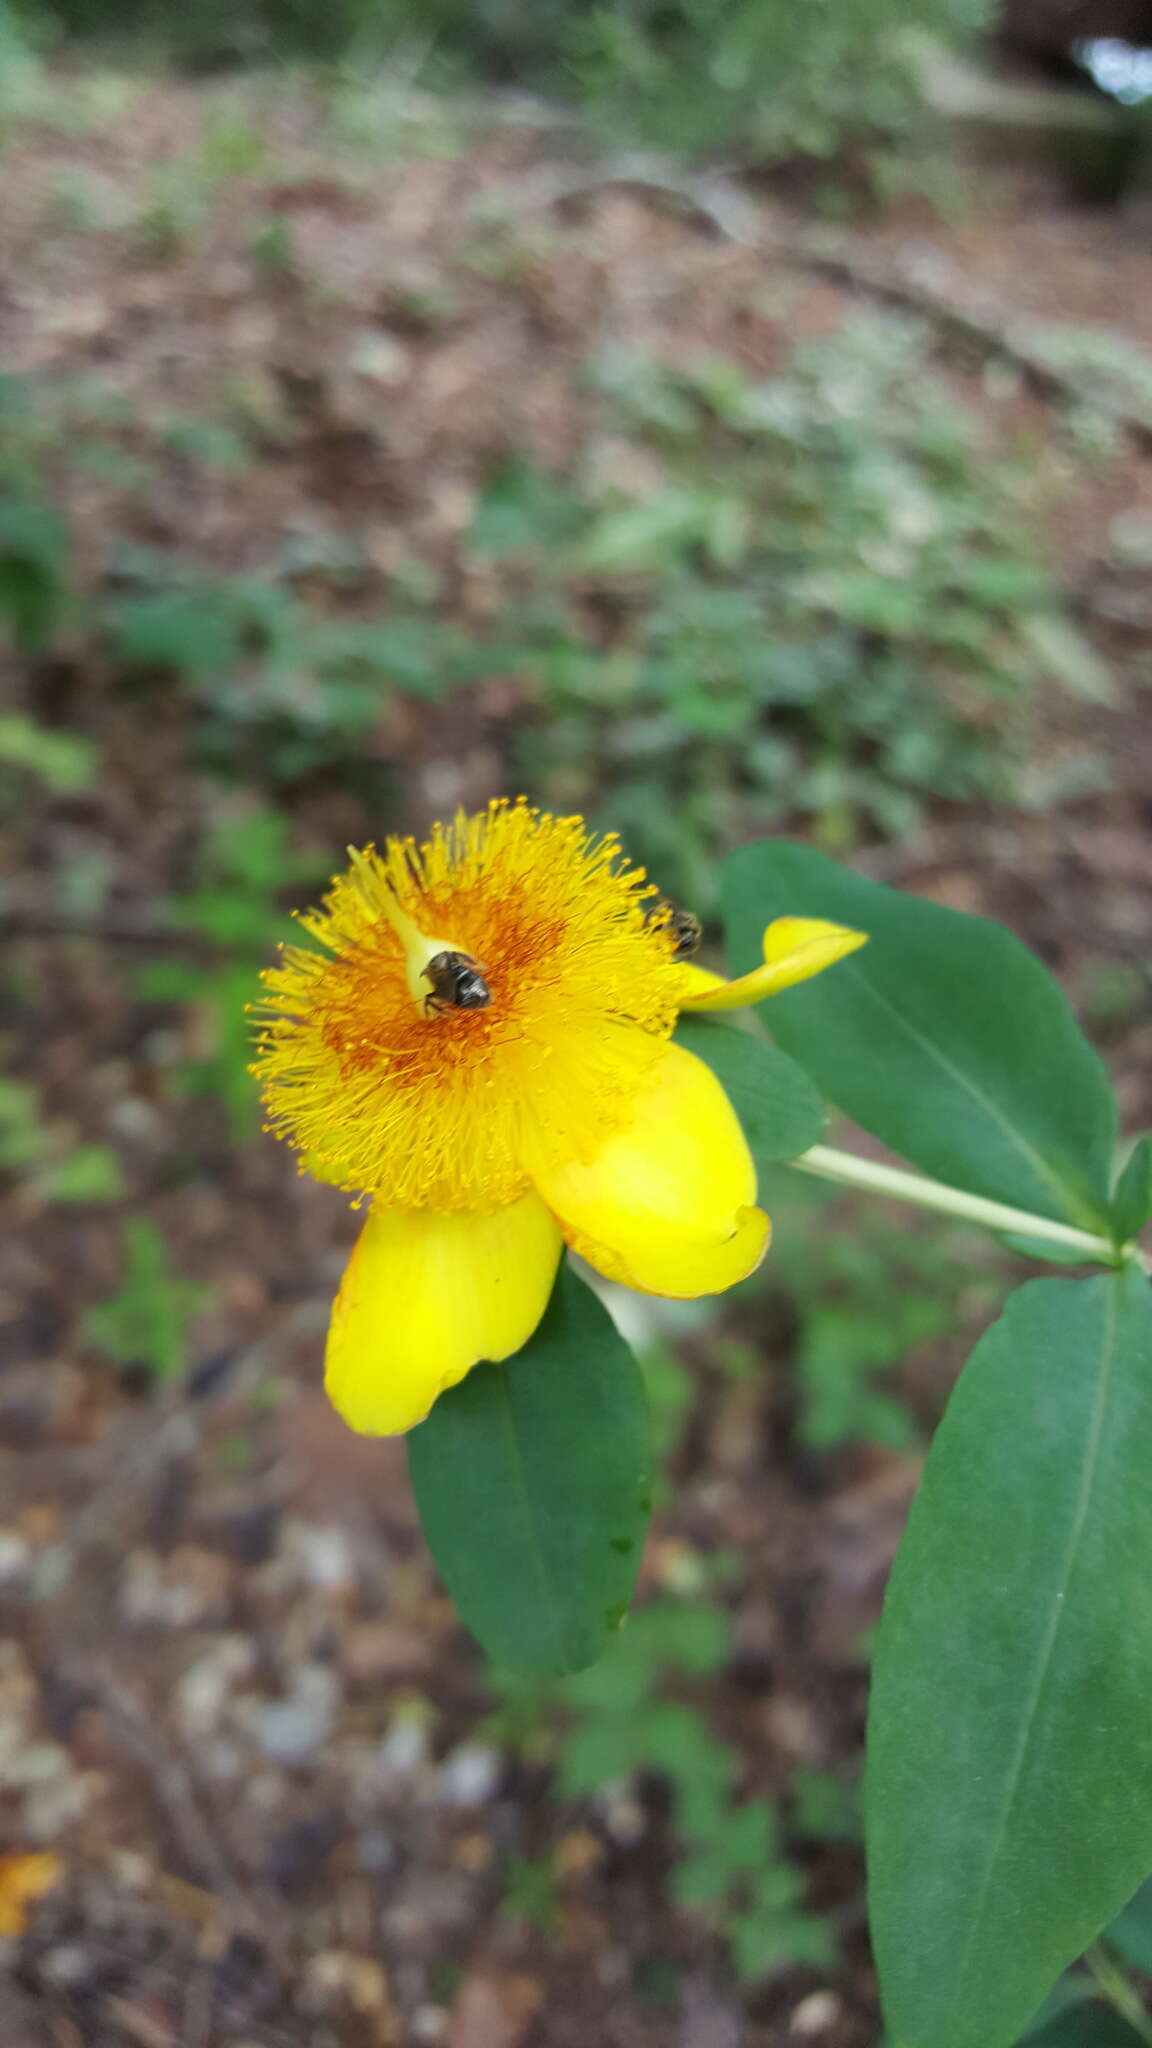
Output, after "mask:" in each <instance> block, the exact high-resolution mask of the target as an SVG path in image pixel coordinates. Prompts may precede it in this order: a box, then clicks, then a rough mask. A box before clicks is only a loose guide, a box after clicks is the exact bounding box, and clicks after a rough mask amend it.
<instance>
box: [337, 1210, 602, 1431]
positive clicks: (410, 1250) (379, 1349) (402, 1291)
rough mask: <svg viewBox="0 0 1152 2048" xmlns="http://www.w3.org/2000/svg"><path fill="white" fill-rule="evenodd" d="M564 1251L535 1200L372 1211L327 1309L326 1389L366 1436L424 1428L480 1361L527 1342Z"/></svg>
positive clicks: (504, 1354)
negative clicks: (487, 1206)
mask: <svg viewBox="0 0 1152 2048" xmlns="http://www.w3.org/2000/svg"><path fill="white" fill-rule="evenodd" d="M562 1249H563V1242H562V1239H561V1236H560V1232H559V1231H558V1229H557V1228H556V1225H555V1223H554V1222H553V1220H552V1218H551V1216H550V1215H549V1214H548V1211H547V1209H546V1208H545V1206H544V1204H543V1202H542V1201H541V1200H540V1197H539V1195H535V1194H527V1195H522V1196H521V1198H520V1199H519V1201H516V1202H511V1203H509V1204H508V1205H507V1206H506V1207H505V1208H503V1209H493V1210H491V1211H490V1212H487V1213H479V1212H477V1211H475V1210H468V1209H454V1210H450V1211H447V1212H442V1211H439V1210H435V1209H388V1208H385V1207H383V1206H382V1205H381V1206H378V1207H377V1208H375V1209H373V1211H372V1214H371V1215H370V1217H369V1218H368V1221H367V1223H366V1224H365V1225H364V1228H363V1230H362V1231H361V1233H360V1237H359V1239H358V1241H357V1244H356V1249H355V1251H354V1252H353V1254H352V1257H351V1259H350V1260H349V1263H348V1267H347V1270H346V1272H345V1274H344V1278H343V1280H342V1282H341V1284H340V1292H339V1294H338V1295H337V1297H336V1301H335V1305H334V1307H333V1310H332V1325H331V1328H330V1330H329V1333H328V1352H327V1357H326V1360H325V1368H324V1383H325V1386H326V1387H327V1389H328V1393H329V1396H330V1398H331V1400H332V1403H333V1406H334V1407H336V1408H338V1409H339V1411H340V1413H341V1415H342V1416H343V1417H344V1420H345V1422H347V1423H349V1424H350V1425H351V1427H352V1428H353V1429H355V1430H359V1431H360V1433H361V1435H363V1436H397V1435H399V1434H400V1433H401V1431H403V1430H406V1429H412V1428H414V1426H415V1424H416V1423H418V1422H423V1420H424V1417H425V1416H426V1415H427V1413H428V1410H429V1409H430V1408H431V1406H432V1403H433V1402H434V1400H435V1399H436V1396H437V1395H438V1394H442V1393H443V1392H444V1389H445V1387H453V1386H455V1384H456V1382H457V1380H462V1379H463V1377H464V1375H465V1373H466V1372H468V1371H469V1370H470V1369H471V1367H472V1366H474V1365H476V1364H477V1363H478V1362H479V1360H480V1359H482V1358H491V1359H501V1358H510V1357H511V1356H512V1354H513V1353H514V1352H516V1351H519V1349H520V1347H521V1345H523V1344H526V1343H527V1341H528V1339H529V1337H530V1336H531V1335H532V1332H533V1330H534V1329H535V1328H536V1325H537V1323H538V1322H539V1321H540V1318H541V1316H542V1315H543V1313H544V1310H545V1307H546V1305H547V1302H548V1296H549V1294H550V1293H551V1291H552V1282H553V1280H554V1279H555V1277H556V1267H557V1265H558V1264H559V1260H560V1253H561V1251H562Z"/></svg>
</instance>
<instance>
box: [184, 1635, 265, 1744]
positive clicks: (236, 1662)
mask: <svg viewBox="0 0 1152 2048" xmlns="http://www.w3.org/2000/svg"><path fill="white" fill-rule="evenodd" d="M255 1661H256V1652H255V1649H254V1647H253V1645H252V1643H251V1642H250V1640H249V1638H248V1637H247V1636H241V1635H226V1636H221V1637H220V1638H219V1639H218V1641H217V1642H215V1643H214V1644H213V1645H212V1647H211V1649H209V1650H206V1651H205V1653H204V1655H203V1656H202V1657H198V1658H197V1659H196V1662H195V1663H194V1664H190V1665H189V1667H188V1669H187V1670H186V1671H185V1672H183V1673H182V1675H181V1677H180V1678H179V1679H178V1680H177V1683H176V1687H175V1692H174V1695H173V1699H174V1705H175V1709H176V1718H177V1720H178V1721H179V1724H180V1728H181V1730H182V1732H183V1734H184V1735H185V1736H187V1737H188V1739H189V1740H190V1741H202V1740H203V1738H204V1737H205V1736H206V1735H210V1734H211V1733H212V1731H213V1730H214V1729H215V1728H216V1727H217V1726H218V1725H219V1722H220V1720H221V1717H222V1715H223V1713H224V1708H225V1705H226V1703H227V1702H228V1700H229V1699H230V1698H231V1695H232V1693H233V1692H234V1691H235V1689H236V1686H237V1683H238V1682H239V1680H241V1679H243V1678H247V1677H249V1676H250V1674H251V1671H252V1668H253V1666H254V1664H255Z"/></svg>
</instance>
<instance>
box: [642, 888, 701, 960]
mask: <svg viewBox="0 0 1152 2048" xmlns="http://www.w3.org/2000/svg"><path fill="white" fill-rule="evenodd" d="M644 915H645V917H646V918H647V920H648V922H649V924H652V923H654V922H655V921H656V920H657V919H659V921H660V928H661V930H662V931H665V932H667V934H668V937H669V938H670V939H671V941H672V958H673V959H674V960H687V959H690V957H691V955H692V954H693V953H695V952H696V951H697V950H698V948H699V945H700V939H701V934H702V930H703V927H702V925H701V923H700V919H699V918H698V917H697V916H696V914H695V912H694V911H691V910H681V909H680V907H679V905H678V904H676V903H669V901H668V898H667V897H666V896H661V897H659V898H658V899H657V901H656V902H655V903H650V904H646V905H645V909H644Z"/></svg>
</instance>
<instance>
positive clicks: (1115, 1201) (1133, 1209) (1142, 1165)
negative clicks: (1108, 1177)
mask: <svg viewBox="0 0 1152 2048" xmlns="http://www.w3.org/2000/svg"><path fill="white" fill-rule="evenodd" d="M1112 1215H1113V1218H1114V1221H1115V1225H1116V1235H1117V1237H1118V1238H1119V1239H1120V1240H1121V1243H1123V1244H1127V1242H1128V1240H1129V1238H1132V1237H1135V1236H1136V1234H1137V1232H1138V1231H1140V1230H1143V1228H1144V1225H1145V1224H1146V1223H1147V1222H1148V1220H1149V1218H1150V1217H1152V1137H1149V1136H1147V1135H1145V1136H1144V1137H1142V1138H1137V1140H1136V1143H1135V1144H1134V1146H1133V1147H1132V1150H1131V1152H1130V1154H1129V1156H1128V1160H1127V1163H1126V1165H1125V1167H1124V1171H1123V1173H1122V1174H1121V1175H1120V1178H1119V1180H1118V1181H1117V1183H1116V1192H1115V1194H1114V1195H1113V1197H1112Z"/></svg>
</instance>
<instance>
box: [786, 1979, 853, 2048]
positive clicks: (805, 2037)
mask: <svg viewBox="0 0 1152 2048" xmlns="http://www.w3.org/2000/svg"><path fill="white" fill-rule="evenodd" d="M843 2010H844V2008H843V2005H842V2004H841V2002H840V2000H839V1999H838V1998H837V1996H836V1993H835V1992H834V1991H810V1992H809V1993H808V1996H807V1998H802V1999H801V2000H800V2003H799V2005H798V2006H795V2007H794V2008H793V2011H792V2016H791V2018H790V2020H789V2022H788V2025H789V2029H790V2031H791V2032H792V2033H793V2034H795V2035H796V2036H797V2038H798V2039H799V2040H801V2041H815V2040H818V2039H819V2036H820V2035H821V2034H826V2033H827V2032H828V2031H829V2029H830V2028H832V2027H834V2026H835V2024H836V2022H837V2020H838V2019H839V2017H840V2014H841V2013H842V2012H843Z"/></svg>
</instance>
